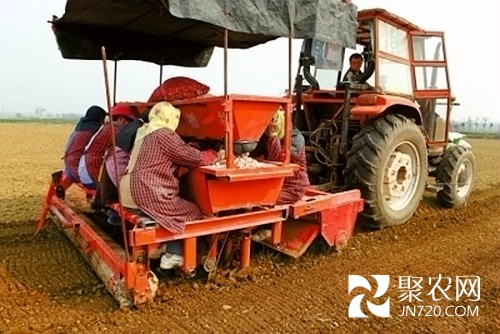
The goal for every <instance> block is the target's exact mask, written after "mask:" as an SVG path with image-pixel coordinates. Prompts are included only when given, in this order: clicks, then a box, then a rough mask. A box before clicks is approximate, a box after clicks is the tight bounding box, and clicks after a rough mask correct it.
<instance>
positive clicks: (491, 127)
mask: <svg viewBox="0 0 500 334" xmlns="http://www.w3.org/2000/svg"><path fill="white" fill-rule="evenodd" d="M493 125H495V124H494V123H493V122H491V123H490V132H493Z"/></svg>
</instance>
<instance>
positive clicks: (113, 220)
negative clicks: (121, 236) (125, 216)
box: [106, 210, 122, 226]
mask: <svg viewBox="0 0 500 334" xmlns="http://www.w3.org/2000/svg"><path fill="white" fill-rule="evenodd" d="M106 215H107V216H108V224H109V225H111V226H121V225H122V220H121V218H120V216H119V215H118V213H117V212H116V211H115V210H108V211H107V212H106Z"/></svg>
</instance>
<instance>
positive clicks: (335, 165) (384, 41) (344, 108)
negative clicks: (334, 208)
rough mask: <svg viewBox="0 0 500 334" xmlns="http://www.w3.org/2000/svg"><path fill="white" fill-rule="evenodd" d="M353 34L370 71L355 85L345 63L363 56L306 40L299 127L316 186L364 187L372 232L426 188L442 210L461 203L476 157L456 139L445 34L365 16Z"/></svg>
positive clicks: (400, 219)
mask: <svg viewBox="0 0 500 334" xmlns="http://www.w3.org/2000/svg"><path fill="white" fill-rule="evenodd" d="M356 35H357V36H356V43H357V45H356V50H357V52H359V53H360V54H361V55H362V57H363V58H364V65H365V67H364V71H362V74H361V75H360V76H359V77H358V78H356V79H357V80H356V81H352V82H351V81H349V82H347V81H342V80H343V76H342V74H343V73H345V70H346V69H345V68H344V66H343V65H344V63H346V62H347V58H348V57H349V55H352V54H353V53H354V52H356V50H354V49H346V48H343V47H340V46H338V45H335V44H332V43H328V42H321V41H315V40H312V39H307V40H305V41H304V43H303V48H302V52H301V57H300V62H299V64H300V67H299V68H300V71H299V75H298V76H297V80H296V85H295V93H296V94H295V103H296V107H295V113H294V123H295V125H296V126H297V127H298V128H299V129H300V130H301V131H302V133H303V134H305V135H306V136H307V138H308V143H309V160H308V161H309V175H310V179H311V180H313V181H314V183H315V184H316V185H317V188H318V189H322V190H324V191H330V192H336V191H339V190H343V189H360V190H361V193H362V197H363V199H364V202H365V206H364V210H363V212H362V213H361V217H360V218H361V221H362V223H364V224H365V226H367V227H369V228H384V227H387V226H391V225H397V224H401V223H404V222H406V221H408V219H409V218H410V217H411V216H412V215H413V213H414V212H415V210H416V209H417V207H418V206H419V203H420V200H421V198H422V196H423V194H424V190H425V188H426V185H429V186H433V187H437V199H438V200H439V202H440V203H442V204H443V205H444V206H446V207H455V206H458V205H462V204H464V203H465V202H466V201H467V198H468V196H469V194H470V192H471V189H472V183H473V178H474V155H473V153H472V152H471V150H470V146H469V145H467V143H458V144H454V143H453V144H450V142H449V131H450V129H449V124H450V112H451V109H452V106H453V105H454V104H455V103H454V97H453V95H452V92H451V87H450V78H449V73H448V63H447V55H446V48H445V41H444V33H442V32H429V31H425V30H423V29H421V28H419V27H418V26H416V25H414V24H412V23H410V22H408V21H406V20H405V19H403V18H401V17H399V16H396V15H394V14H391V13H389V12H387V11H386V10H383V9H367V10H362V11H359V12H358V28H357V33H356ZM462 144H463V145H462ZM429 177H432V178H434V180H435V182H433V184H432V185H431V182H430V180H431V179H430V178H429Z"/></svg>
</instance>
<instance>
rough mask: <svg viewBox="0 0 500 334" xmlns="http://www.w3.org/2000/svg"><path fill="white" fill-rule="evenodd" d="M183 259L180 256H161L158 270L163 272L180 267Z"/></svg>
mask: <svg viewBox="0 0 500 334" xmlns="http://www.w3.org/2000/svg"><path fill="white" fill-rule="evenodd" d="M183 262H184V259H183V257H182V255H177V254H171V253H165V254H163V255H162V256H161V260H160V268H161V269H164V270H168V269H172V268H177V267H180V266H182V263H183Z"/></svg>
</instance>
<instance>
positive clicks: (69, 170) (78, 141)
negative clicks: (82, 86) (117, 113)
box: [63, 106, 106, 182]
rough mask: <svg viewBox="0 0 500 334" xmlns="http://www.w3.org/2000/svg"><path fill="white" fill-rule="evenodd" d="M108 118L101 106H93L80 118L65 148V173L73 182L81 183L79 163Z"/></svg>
mask: <svg viewBox="0 0 500 334" xmlns="http://www.w3.org/2000/svg"><path fill="white" fill-rule="evenodd" d="M105 118H106V111H104V109H102V108H101V107H99V106H91V107H90V108H88V109H87V112H86V113H85V116H84V117H82V118H80V120H79V121H78V123H77V124H76V127H75V129H74V131H73V133H72V134H71V135H70V136H69V139H68V142H67V143H66V147H65V148H64V158H63V159H64V166H65V167H64V173H65V174H66V176H67V177H68V178H69V179H70V180H71V181H72V182H80V178H79V177H78V163H79V162H80V158H81V157H82V154H83V151H84V150H85V146H87V144H88V143H89V142H90V139H91V138H92V136H93V135H94V134H95V133H96V132H97V131H98V130H99V128H100V127H101V125H102V124H103V123H104V119H105Z"/></svg>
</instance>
